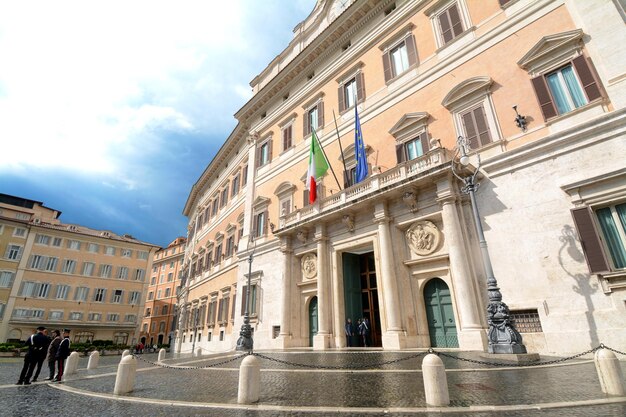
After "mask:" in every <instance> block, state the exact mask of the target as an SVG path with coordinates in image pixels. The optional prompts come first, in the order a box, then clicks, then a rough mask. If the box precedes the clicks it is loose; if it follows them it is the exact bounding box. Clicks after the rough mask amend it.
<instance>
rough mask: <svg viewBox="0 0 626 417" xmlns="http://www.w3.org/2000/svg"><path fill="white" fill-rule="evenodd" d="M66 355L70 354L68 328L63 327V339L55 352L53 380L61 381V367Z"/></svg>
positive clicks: (63, 366) (62, 367) (63, 365)
mask: <svg viewBox="0 0 626 417" xmlns="http://www.w3.org/2000/svg"><path fill="white" fill-rule="evenodd" d="M68 356H70V330H69V329H63V340H61V343H59V349H58V350H57V353H56V362H57V376H56V378H54V381H56V382H61V380H62V379H63V369H64V368H65V360H66V359H67V357H68Z"/></svg>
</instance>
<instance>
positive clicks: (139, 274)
mask: <svg viewBox="0 0 626 417" xmlns="http://www.w3.org/2000/svg"><path fill="white" fill-rule="evenodd" d="M145 275H146V270H145V269H136V270H135V281H143V280H144V276H145Z"/></svg>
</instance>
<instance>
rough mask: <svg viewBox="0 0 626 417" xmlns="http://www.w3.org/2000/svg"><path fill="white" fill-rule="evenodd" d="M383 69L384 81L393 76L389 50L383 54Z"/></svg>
mask: <svg viewBox="0 0 626 417" xmlns="http://www.w3.org/2000/svg"><path fill="white" fill-rule="evenodd" d="M383 69H384V73H385V82H388V81H389V80H391V79H392V78H393V71H392V70H391V57H390V56H389V52H385V53H384V54H383Z"/></svg>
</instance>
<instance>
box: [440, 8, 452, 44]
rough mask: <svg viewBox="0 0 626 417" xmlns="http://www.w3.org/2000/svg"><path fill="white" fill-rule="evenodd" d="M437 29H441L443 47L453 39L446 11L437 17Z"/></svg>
mask: <svg viewBox="0 0 626 417" xmlns="http://www.w3.org/2000/svg"><path fill="white" fill-rule="evenodd" d="M439 27H440V28H441V37H442V38H443V44H444V45H445V44H447V43H448V42H450V41H451V40H452V39H453V38H454V36H453V35H452V27H451V25H450V21H449V17H448V10H446V11H445V12H443V13H441V14H440V15H439Z"/></svg>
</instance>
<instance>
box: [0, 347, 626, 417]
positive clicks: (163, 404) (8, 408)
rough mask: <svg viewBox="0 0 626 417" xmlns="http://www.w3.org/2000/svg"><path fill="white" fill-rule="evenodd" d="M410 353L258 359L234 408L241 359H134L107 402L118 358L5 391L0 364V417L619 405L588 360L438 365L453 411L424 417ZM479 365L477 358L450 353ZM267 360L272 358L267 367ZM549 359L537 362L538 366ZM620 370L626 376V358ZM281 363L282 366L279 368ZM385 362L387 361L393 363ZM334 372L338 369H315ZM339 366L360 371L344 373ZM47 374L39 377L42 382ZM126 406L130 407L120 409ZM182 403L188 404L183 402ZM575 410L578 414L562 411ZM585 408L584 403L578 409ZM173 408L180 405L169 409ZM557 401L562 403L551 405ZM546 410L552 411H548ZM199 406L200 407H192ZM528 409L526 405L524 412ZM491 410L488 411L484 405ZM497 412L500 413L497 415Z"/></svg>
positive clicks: (8, 382)
mask: <svg viewBox="0 0 626 417" xmlns="http://www.w3.org/2000/svg"><path fill="white" fill-rule="evenodd" d="M417 353H418V352H382V351H367V352H358V351H351V352H348V353H346V352H323V353H319V352H315V353H314V352H311V351H308V352H282V351H281V352H261V354H262V355H264V357H260V361H261V367H262V372H261V401H260V402H259V405H255V406H249V407H247V409H246V408H238V407H240V406H238V405H237V384H238V376H239V375H238V368H239V365H240V363H241V362H240V360H236V361H233V362H230V363H225V364H220V365H218V366H217V367H215V368H206V369H173V368H163V367H157V366H155V365H153V364H151V363H149V362H156V358H157V355H156V354H145V355H140V356H139V361H138V372H137V376H136V380H135V390H134V391H133V392H132V393H131V394H129V395H128V396H125V397H122V398H120V397H115V396H113V395H112V394H111V393H112V392H113V386H114V383H115V372H116V370H117V364H118V363H119V361H120V357H119V356H103V357H101V358H100V366H99V368H98V369H96V370H93V371H87V370H86V366H87V358H86V357H81V358H80V363H79V371H78V373H77V374H76V375H75V376H72V377H71V379H69V380H68V381H67V382H64V383H63V384H60V385H59V384H47V383H36V384H33V385H31V386H16V385H13V384H14V383H15V382H16V380H17V377H18V375H19V372H20V369H21V366H22V363H23V359H20V358H0V415H6V416H14V415H40V414H55V413H56V412H57V411H58V410H63V415H64V416H85V415H88V416H91V415H94V416H95V415H97V416H138V415H149V416H151V417H152V416H162V415H163V416H165V415H168V416H170V415H172V414H174V415H177V416H194V415H215V416H225V417H229V416H255V417H256V416H258V417H266V416H286V415H289V416H299V415H302V416H336V415H351V416H360V415H363V416H366V415H367V416H373V415H385V416H410V415H416V414H418V415H425V416H431V415H432V416H435V415H441V412H442V411H443V412H446V413H449V414H451V415H455V416H459V415H471V416H492V417H493V416H514V417H518V416H519V417H521V416H531V417H533V416H591V415H593V416H620V417H623V416H625V415H626V398H621V399H617V400H613V401H614V402H613V403H608V404H604V402H607V401H610V399H608V398H607V397H606V396H605V395H604V394H603V393H602V392H601V389H600V384H599V381H598V377H597V373H596V370H595V366H594V364H593V362H590V361H589V359H591V358H592V356H591V355H588V356H586V357H585V358H584V359H585V360H571V361H567V362H566V363H565V364H560V365H553V366H545V367H544V366H542V367H533V368H519V369H518V368H495V369H494V368H493V367H490V366H487V365H484V364H479V363H473V362H466V361H459V360H457V359H455V358H450V357H442V359H443V361H444V363H445V366H446V369H447V378H448V386H449V389H450V400H451V405H450V407H448V408H442V409H436V410H433V409H427V408H426V404H425V401H424V392H423V381H422V374H421V372H420V369H421V361H422V358H423V355H420V356H419V357H416V356H417ZM451 355H452V356H455V357H461V358H465V359H470V360H483V361H484V360H485V359H482V358H480V357H479V356H478V355H477V354H476V353H468V352H459V353H453V354H451ZM233 356H234V354H221V355H211V356H205V357H200V358H190V357H186V358H184V357H183V358H176V359H173V358H170V359H168V360H167V361H166V363H167V364H168V365H172V366H191V367H206V366H210V365H212V364H218V363H221V362H223V361H224V360H225V359H229V358H232V357H233ZM268 358H271V360H270V359H268ZM550 359H553V358H543V357H542V362H544V361H546V360H550ZM620 359H622V362H621V365H622V371H623V372H624V374H625V375H626V361H625V360H626V358H620ZM280 361H285V362H289V363H290V364H286V363H283V362H280ZM392 361H393V363H388V364H384V363H387V362H392ZM293 364H300V365H306V366H317V367H326V368H328V367H331V368H332V367H338V368H343V370H339V369H315V368H306V367H304V366H296V365H293ZM347 367H355V368H359V369H353V370H346V369H345V368H347ZM45 372H47V369H46V368H45V364H44V369H42V377H40V378H44V377H45V376H47V375H46V374H45ZM126 400H130V401H126ZM181 402H189V403H191V404H187V405H185V404H181ZM571 402H578V405H577V406H576V407H569V406H567V404H565V403H571ZM581 402H583V403H584V402H586V403H584V404H583V403H581ZM173 403H177V404H178V405H174V404H173ZM555 403H564V404H558V406H557V405H555ZM550 404H552V405H550ZM196 405H202V406H196ZM528 405H533V406H532V407H528ZM490 406H492V408H493V407H496V408H494V409H493V410H491V411H490V410H489V407H490ZM498 407H499V408H498Z"/></svg>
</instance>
